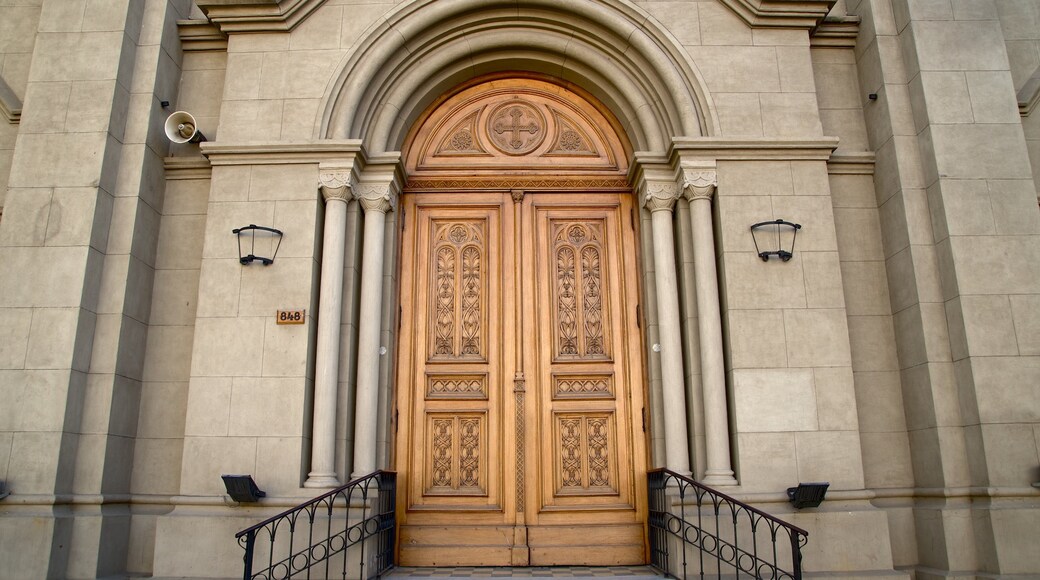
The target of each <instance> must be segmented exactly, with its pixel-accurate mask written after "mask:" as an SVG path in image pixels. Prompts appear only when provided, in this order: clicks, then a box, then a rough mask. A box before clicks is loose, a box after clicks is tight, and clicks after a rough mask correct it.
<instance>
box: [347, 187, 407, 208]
mask: <svg viewBox="0 0 1040 580" xmlns="http://www.w3.org/2000/svg"><path fill="white" fill-rule="evenodd" d="M354 195H355V196H356V197H357V200H358V201H359V202H360V203H361V207H362V208H364V209H365V212H370V211H376V212H379V213H387V212H390V211H393V210H394V208H395V207H397V187H396V186H395V185H394V184H393V183H386V184H383V183H359V184H357V186H355V188H354Z"/></svg>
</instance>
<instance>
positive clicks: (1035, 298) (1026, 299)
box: [1008, 294, 1040, 355]
mask: <svg viewBox="0 0 1040 580" xmlns="http://www.w3.org/2000/svg"><path fill="white" fill-rule="evenodd" d="M1008 298H1009V299H1010V301H1011V315H1012V317H1013V320H1014V323H1015V339H1016V340H1017V342H1018V352H1019V354H1022V355H1040V295H1036V294H1031V295H1025V296H1009V297H1008Z"/></svg>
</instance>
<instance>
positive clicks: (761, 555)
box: [647, 469, 809, 580]
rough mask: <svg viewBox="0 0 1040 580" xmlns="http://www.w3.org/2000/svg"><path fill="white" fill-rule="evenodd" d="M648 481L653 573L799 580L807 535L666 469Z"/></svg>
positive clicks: (658, 470)
mask: <svg viewBox="0 0 1040 580" xmlns="http://www.w3.org/2000/svg"><path fill="white" fill-rule="evenodd" d="M647 478H648V483H649V485H648V488H647V489H648V493H649V496H650V498H649V499H650V510H649V532H650V560H651V564H652V565H653V566H654V567H655V568H657V569H659V570H661V571H663V572H666V573H669V574H672V575H675V576H676V577H679V578H682V579H683V580H685V579H686V578H687V577H688V576H694V577H697V576H699V577H700V578H729V577H734V578H743V577H747V578H755V579H759V580H782V579H794V580H801V578H802V548H803V547H805V545H806V542H807V541H808V539H807V536H808V535H809V533H808V532H806V531H805V530H803V529H801V528H799V527H797V526H793V525H791V524H789V523H787V522H784V521H782V520H780V519H778V518H776V517H773V516H771V515H769V514H767V513H765V512H763V511H761V510H759V509H756V508H754V507H751V506H750V505H748V504H746V503H743V502H741V501H739V500H737V499H734V498H732V497H730V496H728V495H726V494H724V493H721V492H719V491H716V490H714V489H712V488H710V487H707V486H705V485H702V484H700V483H698V482H696V481H694V480H693V479H690V478H689V477H684V476H682V475H679V474H678V473H675V472H674V471H670V470H668V469H655V470H653V471H650V472H649V473H648V474H647ZM675 552H678V554H676V553H675ZM672 558H677V561H672ZM691 568H692V570H691ZM680 573H681V576H680Z"/></svg>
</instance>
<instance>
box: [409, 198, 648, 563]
mask: <svg viewBox="0 0 1040 580" xmlns="http://www.w3.org/2000/svg"><path fill="white" fill-rule="evenodd" d="M403 209H404V221H405V224H404V233H403V242H402V270H401V272H402V273H401V332H400V337H401V338H400V350H399V352H400V358H399V363H398V364H399V366H398V374H397V385H398V387H397V388H398V391H397V393H396V408H397V414H398V415H397V416H398V428H397V435H396V437H397V442H396V454H395V463H396V467H397V470H398V472H399V480H398V481H399V482H400V483H399V486H400V487H399V491H398V493H399V496H398V503H399V506H398V516H399V520H398V521H399V523H400V538H399V541H400V543H399V546H400V552H399V562H400V563H401V564H402V565H406V566H418V565H422V566H450V565H484V566H491V565H500V566H501V565H513V566H522V565H532V566H534V565H565V564H571V565H577V564H586V565H616V564H642V563H645V562H646V547H645V539H644V538H645V531H644V527H645V520H646V497H645V496H646V491H645V487H646V481H645V473H646V464H647V461H646V444H645V435H644V431H645V427H646V426H645V422H644V420H643V416H644V378H643V364H642V355H641V352H642V347H641V339H640V330H639V326H638V324H639V323H638V315H637V308H638V307H637V304H638V278H637V272H638V269H637V265H636V255H637V252H636V236H635V232H634V226H635V222H636V219H635V218H636V215H635V213H634V212H635V210H634V208H633V206H632V200H631V195H630V194H622V193H527V194H524V193H522V192H518V191H517V192H502V193H458V194H453V193H422V194H406V195H405V196H404V203H403Z"/></svg>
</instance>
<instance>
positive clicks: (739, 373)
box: [733, 369, 819, 433]
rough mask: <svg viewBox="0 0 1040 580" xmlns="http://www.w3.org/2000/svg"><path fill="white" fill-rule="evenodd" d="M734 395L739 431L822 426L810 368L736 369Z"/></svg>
mask: <svg viewBox="0 0 1040 580" xmlns="http://www.w3.org/2000/svg"><path fill="white" fill-rule="evenodd" d="M733 399H734V406H735V409H734V415H735V416H736V420H737V431H738V432H740V433H752V432H787V431H810V430H815V429H817V428H819V422H818V418H817V404H816V390H815V387H814V382H813V374H812V370H811V369H755V370H752V369H737V370H734V371H733Z"/></svg>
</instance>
